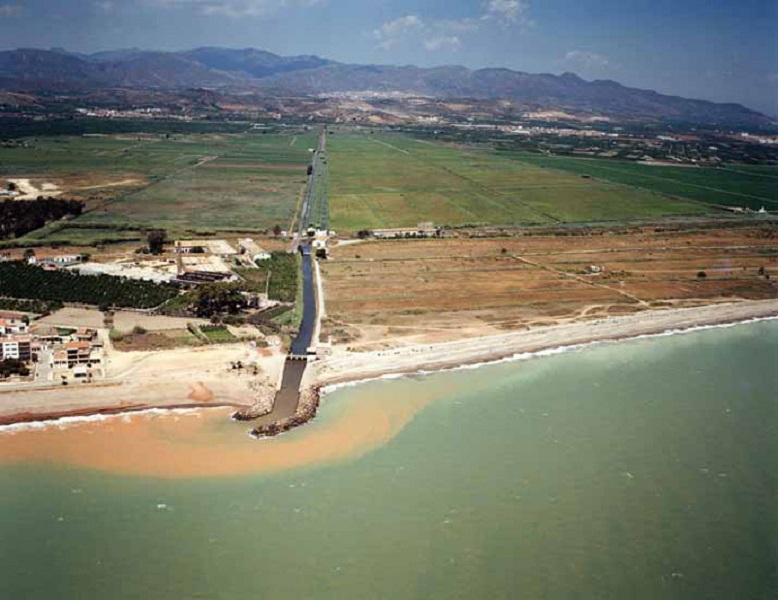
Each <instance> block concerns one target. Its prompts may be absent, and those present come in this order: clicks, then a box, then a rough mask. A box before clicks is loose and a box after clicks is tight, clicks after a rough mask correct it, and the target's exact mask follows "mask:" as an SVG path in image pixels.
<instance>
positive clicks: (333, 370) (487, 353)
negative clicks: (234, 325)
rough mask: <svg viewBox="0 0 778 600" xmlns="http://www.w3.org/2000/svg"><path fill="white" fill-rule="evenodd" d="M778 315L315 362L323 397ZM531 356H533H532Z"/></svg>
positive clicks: (690, 314) (763, 303) (570, 331)
mask: <svg viewBox="0 0 778 600" xmlns="http://www.w3.org/2000/svg"><path fill="white" fill-rule="evenodd" d="M775 318H778V300H759V301H741V302H736V303H721V304H713V305H707V306H702V307H693V308H680V309H661V310H652V311H645V312H641V313H636V314H633V315H627V316H620V317H612V318H606V319H598V320H596V321H589V322H587V321H582V322H579V323H572V324H564V325H552V326H546V327H539V328H534V329H527V330H522V331H514V332H510V333H505V334H498V335H491V336H482V337H477V338H474V339H472V340H458V341H454V342H444V343H441V344H430V345H424V346H416V347H413V346H410V347H406V348H400V349H397V350H388V351H381V352H366V353H352V354H349V355H346V356H341V357H336V358H333V359H331V360H325V361H323V362H322V363H315V364H314V366H315V368H316V370H317V377H316V384H317V385H318V386H320V387H321V388H322V395H326V394H329V393H332V392H333V391H335V390H336V389H338V388H340V387H343V386H347V385H357V384H359V383H364V382H368V381H374V380H378V379H392V378H399V377H407V376H410V375H419V374H428V373H438V372H444V371H452V370H459V369H464V368H477V367H479V366H482V365H483V366H486V365H490V364H495V363H498V362H507V361H511V360H521V359H522V358H523V356H521V355H533V354H534V355H537V353H540V352H552V351H553V352H554V353H556V352H563V351H569V350H570V349H575V348H582V347H585V346H590V345H593V344H599V343H617V342H620V341H627V340H632V339H639V338H642V337H656V336H663V335H675V334H681V333H689V332H692V331H696V330H701V329H704V328H717V327H726V326H735V325H738V324H745V323H749V322H758V321H762V320H771V319H775ZM528 357H529V356H528Z"/></svg>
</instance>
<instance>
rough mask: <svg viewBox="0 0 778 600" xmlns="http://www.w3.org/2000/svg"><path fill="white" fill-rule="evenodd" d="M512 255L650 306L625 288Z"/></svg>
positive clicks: (535, 265)
mask: <svg viewBox="0 0 778 600" xmlns="http://www.w3.org/2000/svg"><path fill="white" fill-rule="evenodd" d="M511 256H513V257H514V258H516V259H517V260H520V261H521V262H523V263H526V264H528V265H532V266H534V267H537V268H539V269H543V270H544V271H551V272H552V273H556V274H557V275H561V276H563V277H567V278H570V279H575V280H577V281H580V282H581V283H585V284H587V285H590V286H592V287H596V288H600V289H604V290H608V291H609V292H613V293H616V294H619V295H621V296H624V297H625V298H629V299H630V300H632V301H633V302H637V303H638V304H640V305H641V306H646V307H648V306H650V305H649V303H648V302H646V301H645V300H642V299H641V298H638V297H637V296H635V295H634V294H630V293H629V292H625V291H624V290H619V289H616V288H612V287H610V286H609V285H605V284H603V283H595V282H593V281H591V280H589V279H586V278H585V277H581V276H580V275H576V274H575V273H568V272H567V271H562V270H561V269H555V268H553V267H549V266H548V265H544V264H543V263H539V262H535V261H532V260H529V259H527V258H524V257H523V256H520V255H518V254H512V255H511Z"/></svg>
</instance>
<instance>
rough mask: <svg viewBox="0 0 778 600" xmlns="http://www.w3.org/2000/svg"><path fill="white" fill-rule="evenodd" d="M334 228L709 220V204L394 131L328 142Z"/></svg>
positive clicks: (338, 133)
mask: <svg viewBox="0 0 778 600" xmlns="http://www.w3.org/2000/svg"><path fill="white" fill-rule="evenodd" d="M328 157H329V169H330V178H329V181H330V184H329V196H330V204H331V208H330V213H331V221H332V226H333V228H335V229H337V230H347V231H356V230H359V229H362V228H367V229H370V228H383V227H412V226H415V225H416V224H418V223H419V222H422V221H433V222H434V223H436V224H438V225H446V226H453V227H457V226H465V225H514V224H524V225H526V224H553V223H562V222H582V223H589V222H600V221H606V222H607V221H624V220H630V219H635V218H656V217H663V216H679V215H700V214H706V213H709V212H711V211H712V210H713V209H712V208H711V207H709V206H707V205H705V204H702V203H698V202H691V201H686V200H682V199H678V198H675V197H670V196H668V195H665V194H663V193H661V192H658V191H654V190H646V189H641V188H637V187H634V186H630V185H624V184H622V183H618V182H612V181H602V180H595V179H592V178H585V177H582V176H581V174H575V173H567V172H564V171H562V170H558V169H549V168H546V167H545V166H544V165H536V164H532V163H531V162H524V161H522V160H517V159H516V158H515V157H514V156H512V155H511V156H503V155H501V154H498V153H497V152H495V151H494V150H492V149H491V148H488V147H485V146H484V147H479V146H463V145H453V144H446V145H444V144H436V143H430V142H427V141H422V140H417V139H414V138H412V137H409V136H405V135H402V134H394V133H377V132H376V133H361V134H360V133H344V132H343V131H337V130H336V131H335V132H334V133H332V134H331V135H330V136H329V139H328Z"/></svg>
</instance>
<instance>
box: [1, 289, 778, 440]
mask: <svg viewBox="0 0 778 600" xmlns="http://www.w3.org/2000/svg"><path fill="white" fill-rule="evenodd" d="M776 318H778V300H761V301H742V302H735V303H722V304H714V305H707V306H703V307H694V308H683V309H662V310H655V311H646V312H642V313H637V314H634V315H628V316H622V317H612V318H608V319H598V320H596V321H589V322H587V321H583V322H579V323H572V324H565V325H556V326H546V327H538V328H534V329H527V330H522V331H514V332H509V333H505V334H498V335H492V336H482V337H477V338H473V339H472V340H458V341H454V342H445V343H441V344H431V345H425V346H421V347H417V346H409V347H405V348H399V349H395V350H389V351H382V352H372V353H349V354H345V353H344V354H343V355H340V356H335V357H331V358H328V359H325V360H323V361H322V362H320V363H311V365H310V366H311V367H312V368H313V369H312V370H313V371H314V373H312V375H313V377H312V381H311V382H310V383H309V384H307V385H305V386H304V387H302V388H301V391H300V394H301V400H302V399H303V398H307V399H308V400H310V401H306V402H303V401H301V402H300V406H299V408H298V411H297V412H296V413H295V414H294V415H293V416H291V417H289V418H287V419H283V420H281V421H279V422H277V423H272V424H268V425H264V426H260V427H257V428H254V429H252V430H251V431H250V435H252V437H254V438H255V439H261V438H266V437H272V436H274V435H277V434H280V433H284V432H286V431H289V430H291V429H294V428H297V427H299V426H301V425H304V424H306V423H308V422H309V421H311V420H313V419H314V418H315V417H316V415H317V413H318V408H319V405H320V399H321V398H323V397H324V396H326V395H328V394H330V393H332V392H334V391H336V390H337V389H339V388H341V387H345V386H352V385H358V384H360V383H367V382H369V381H375V380H380V379H394V378H401V377H408V376H412V375H420V374H421V375H423V374H430V373H438V372H445V371H455V370H460V369H468V368H480V367H482V366H488V365H492V364H496V363H500V362H508V361H519V360H524V359H528V358H533V357H536V356H539V355H540V354H541V353H547V355H550V354H558V353H562V352H568V351H571V350H575V349H580V348H585V347H587V346H592V345H595V344H602V343H618V342H621V341H627V340H633V339H640V338H644V337H659V336H665V335H678V334H683V333H691V332H693V331H699V330H703V329H708V328H719V327H728V326H737V325H739V324H747V323H751V322H759V321H764V320H772V319H776ZM248 406H249V405H248V404H245V403H239V402H234V401H217V400H214V401H212V402H188V403H187V402H183V403H175V404H164V403H160V404H144V403H138V404H131V405H128V406H99V405H96V406H91V407H84V408H80V409H72V410H68V411H51V412H40V413H37V412H29V411H19V412H16V413H12V414H8V415H3V416H0V428H2V429H5V428H6V427H10V426H13V425H16V424H23V423H28V424H29V423H46V424H49V423H50V424H56V423H57V421H59V420H62V419H67V418H80V417H84V418H86V417H90V416H100V415H102V416H111V415H122V414H132V413H137V412H142V411H146V410H159V411H175V410H181V409H192V410H197V409H202V408H224V407H232V408H239V409H246V408H247V407H248Z"/></svg>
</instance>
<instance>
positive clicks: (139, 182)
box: [0, 132, 316, 243]
mask: <svg viewBox="0 0 778 600" xmlns="http://www.w3.org/2000/svg"><path fill="white" fill-rule="evenodd" d="M293 140H294V144H292V141H293ZM26 143H27V147H15V148H0V177H3V176H5V177H28V178H32V179H33V180H35V181H38V180H40V181H53V182H55V183H57V184H58V185H60V187H61V188H63V189H65V190H66V193H67V194H68V196H71V195H73V196H76V197H80V198H83V199H85V200H87V212H85V214H84V215H82V216H81V217H79V218H78V219H76V220H73V221H71V222H70V223H69V224H68V226H67V227H63V226H60V227H54V226H53V227H51V228H50V229H48V228H44V230H42V231H40V232H37V233H36V234H33V235H31V236H28V237H27V238H25V239H22V240H18V242H19V243H45V242H49V241H56V242H64V243H106V242H108V241H116V240H117V238H119V239H125V238H129V237H130V234H129V233H126V232H125V231H126V230H127V229H130V228H134V229H136V230H137V229H142V228H152V227H161V228H165V229H168V230H170V231H171V233H172V234H173V235H179V234H183V233H186V232H219V231H237V230H240V231H251V230H264V229H268V228H272V227H273V226H274V225H276V224H279V225H281V226H282V227H286V226H288V223H289V221H290V220H291V217H292V213H293V212H294V208H295V205H296V201H297V197H298V194H299V190H300V187H301V186H302V185H303V184H304V183H305V178H306V175H305V174H306V168H307V165H308V164H309V162H310V153H309V151H308V149H309V148H312V147H315V145H316V136H315V134H313V133H306V134H299V133H298V134H296V135H295V134H260V133H256V132H255V133H244V134H203V135H169V134H125V135H115V136H103V137H73V136H59V137H45V138H37V139H28V140H26ZM127 180H131V181H133V182H134V183H131V184H129V185H122V186H115V187H110V186H106V184H107V183H111V182H121V181H125V182H126V181H127ZM55 225H60V224H55ZM76 227H80V228H82V229H81V230H80V231H75V228H76ZM116 231H123V233H121V234H117V233H116ZM106 232H108V234H107V235H106ZM136 235H137V234H136Z"/></svg>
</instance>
